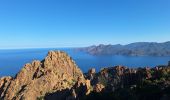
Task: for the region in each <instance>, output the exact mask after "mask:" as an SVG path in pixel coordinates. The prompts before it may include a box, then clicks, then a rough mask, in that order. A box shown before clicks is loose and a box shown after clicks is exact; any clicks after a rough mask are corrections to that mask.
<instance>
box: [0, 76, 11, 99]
mask: <svg viewBox="0 0 170 100" xmlns="http://www.w3.org/2000/svg"><path fill="white" fill-rule="evenodd" d="M11 81H12V77H2V78H0V97H4V95H5V93H6V90H7V89H8V86H9V85H10V83H11Z"/></svg>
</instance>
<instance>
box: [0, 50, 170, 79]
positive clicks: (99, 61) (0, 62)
mask: <svg viewBox="0 0 170 100" xmlns="http://www.w3.org/2000/svg"><path fill="white" fill-rule="evenodd" d="M49 50H62V51H65V52H67V53H68V54H69V55H70V56H71V57H72V58H73V60H75V62H76V63H77V65H78V66H79V67H80V68H81V70H82V71H83V72H87V71H88V69H90V68H96V70H97V71H99V70H100V69H101V68H103V67H111V66H115V65H124V66H128V67H131V68H134V67H146V66H149V67H155V66H157V65H166V64H167V62H168V61H169V60H170V57H153V56H140V57H139V56H120V55H119V56H118V55H117V56H116V55H115V56H113V55H112V56H93V55H89V54H87V53H85V52H81V51H76V50H75V49H73V48H48V49H20V50H19V49H16V50H0V77H2V76H9V75H10V76H15V75H16V73H17V72H19V71H20V69H21V68H22V67H23V66H24V64H26V63H30V62H32V61H33V60H43V58H45V56H46V55H47V53H48V51H49Z"/></svg>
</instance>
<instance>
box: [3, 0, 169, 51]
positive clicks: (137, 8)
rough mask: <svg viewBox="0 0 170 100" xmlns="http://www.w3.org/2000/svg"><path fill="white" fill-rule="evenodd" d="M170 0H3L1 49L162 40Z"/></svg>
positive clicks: (165, 28) (165, 39)
mask: <svg viewBox="0 0 170 100" xmlns="http://www.w3.org/2000/svg"><path fill="white" fill-rule="evenodd" d="M169 5H170V1H169V0H128V1H124V0H81V1H80V0H71V1H70V0H63V1H60V0H59V1H56V0H50V1H47V0H1V1H0V13H1V14H0V23H1V24H0V49H18V48H58V47H86V46H90V45H98V44H129V43H133V42H166V41H169V37H170V28H169V27H170V6H169Z"/></svg>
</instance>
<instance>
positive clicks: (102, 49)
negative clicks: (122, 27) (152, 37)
mask: <svg viewBox="0 0 170 100" xmlns="http://www.w3.org/2000/svg"><path fill="white" fill-rule="evenodd" d="M77 50H80V51H84V52H87V53H89V54H91V55H127V56H170V42H164V43H156V42H136V43H131V44H127V45H121V44H117V45H103V44H100V45H98V46H90V47H85V48H78V49H77Z"/></svg>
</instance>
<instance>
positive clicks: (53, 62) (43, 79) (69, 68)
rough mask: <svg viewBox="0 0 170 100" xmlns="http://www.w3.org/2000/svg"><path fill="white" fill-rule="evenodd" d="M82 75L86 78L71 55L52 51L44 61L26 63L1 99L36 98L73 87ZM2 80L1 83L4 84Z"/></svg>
mask: <svg viewBox="0 0 170 100" xmlns="http://www.w3.org/2000/svg"><path fill="white" fill-rule="evenodd" d="M80 77H81V79H84V77H83V73H82V72H81V70H80V69H79V68H78V67H77V66H76V64H75V62H74V61H73V60H72V59H71V57H69V56H68V55H67V54H66V53H64V52H61V51H50V52H49V53H48V55H47V57H46V58H45V59H44V60H43V61H33V62H32V63H28V64H26V65H25V66H24V67H23V68H22V69H21V71H20V72H19V73H18V74H17V75H16V77H15V78H14V79H13V80H12V81H11V83H10V84H9V87H8V88H7V89H6V90H5V91H6V94H5V95H4V97H2V96H1V99H5V100H21V99H25V100H36V99H38V98H41V97H42V96H44V95H45V94H47V93H51V92H55V91H59V90H60V91H61V90H64V89H69V88H71V87H72V86H73V85H74V84H75V83H76V81H77V79H78V78H80ZM1 80H4V79H1ZM2 82H3V81H0V84H4V83H2ZM6 84H7V85H8V83H6ZM6 84H5V85H6ZM1 88H2V86H1ZM1 95H3V94H1Z"/></svg>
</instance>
